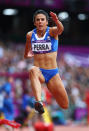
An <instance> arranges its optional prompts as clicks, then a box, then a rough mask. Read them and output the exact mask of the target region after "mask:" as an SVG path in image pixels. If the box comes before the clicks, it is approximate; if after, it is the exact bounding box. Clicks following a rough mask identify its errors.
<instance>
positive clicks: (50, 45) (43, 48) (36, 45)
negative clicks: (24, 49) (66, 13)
mask: <svg viewBox="0 0 89 131" xmlns="http://www.w3.org/2000/svg"><path fill="white" fill-rule="evenodd" d="M49 29H50V27H47V29H46V32H45V34H44V36H43V37H41V38H39V37H38V36H37V30H36V29H34V30H33V32H32V36H31V48H32V51H33V53H34V54H42V53H49V52H55V51H57V49H58V40H56V39H55V38H54V37H51V36H50V34H49Z"/></svg>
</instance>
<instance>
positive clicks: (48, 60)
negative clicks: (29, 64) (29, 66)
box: [34, 52, 57, 69]
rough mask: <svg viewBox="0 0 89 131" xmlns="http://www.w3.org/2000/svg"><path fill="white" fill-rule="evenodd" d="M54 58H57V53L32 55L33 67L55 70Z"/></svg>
mask: <svg viewBox="0 0 89 131" xmlns="http://www.w3.org/2000/svg"><path fill="white" fill-rule="evenodd" d="M56 58H57V52H51V53H45V54H34V66H37V67H40V68H43V69H54V68H57V62H56Z"/></svg>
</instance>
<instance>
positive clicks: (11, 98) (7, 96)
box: [0, 41, 89, 125]
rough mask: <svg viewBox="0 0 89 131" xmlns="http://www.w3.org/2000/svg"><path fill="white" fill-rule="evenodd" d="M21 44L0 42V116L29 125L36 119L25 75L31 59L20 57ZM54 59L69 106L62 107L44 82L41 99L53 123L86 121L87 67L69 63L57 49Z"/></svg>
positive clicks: (88, 106) (88, 110) (88, 105)
mask: <svg viewBox="0 0 89 131" xmlns="http://www.w3.org/2000/svg"><path fill="white" fill-rule="evenodd" d="M24 47H25V44H23V43H13V42H11V41H8V42H5V43H4V42H3V41H0V118H1V119H2V118H3V117H5V118H6V119H9V120H16V121H17V122H20V123H21V124H23V125H25V124H27V125H29V123H30V124H32V123H31V122H34V121H36V119H37V118H34V117H36V115H34V102H35V99H34V96H33V93H32V89H31V86H30V81H29V76H28V70H29V69H30V68H31V66H32V65H33V64H32V63H33V59H32V58H31V59H29V60H28V59H27V60H25V59H24V58H23V53H24ZM57 61H58V67H59V73H60V76H61V79H62V81H63V83H64V87H65V89H66V90H67V93H68V96H69V108H68V110H62V109H61V108H60V107H59V106H58V105H57V104H56V101H55V100H54V98H53V97H52V95H51V94H50V93H49V91H48V89H47V88H46V85H45V84H44V85H43V87H42V100H43V101H44V103H45V105H46V107H47V110H48V112H49V116H50V117H51V119H52V122H53V123H54V124H56V125H66V124H73V123H75V124H79V123H80V124H81V123H83V124H89V67H83V66H77V65H76V63H75V64H74V65H72V66H70V65H69V64H68V63H67V61H66V59H65V54H64V53H62V52H61V53H60V52H59V55H58V59H57ZM55 88H56V87H55ZM31 119H32V120H31ZM30 120H31V121H30ZM28 121H29V122H28Z"/></svg>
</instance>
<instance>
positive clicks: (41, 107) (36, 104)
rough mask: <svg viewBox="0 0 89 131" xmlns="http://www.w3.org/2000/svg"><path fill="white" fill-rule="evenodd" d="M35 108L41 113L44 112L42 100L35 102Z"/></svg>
mask: <svg viewBox="0 0 89 131" xmlns="http://www.w3.org/2000/svg"><path fill="white" fill-rule="evenodd" d="M34 106H35V110H36V111H38V112H39V114H43V113H44V108H43V104H42V102H40V101H36V102H35V105H34Z"/></svg>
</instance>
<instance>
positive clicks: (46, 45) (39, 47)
mask: <svg viewBox="0 0 89 131" xmlns="http://www.w3.org/2000/svg"><path fill="white" fill-rule="evenodd" d="M50 50H51V42H41V43H40V42H37V43H36V42H34V43H32V51H34V52H35V51H36V52H40V51H50Z"/></svg>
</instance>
